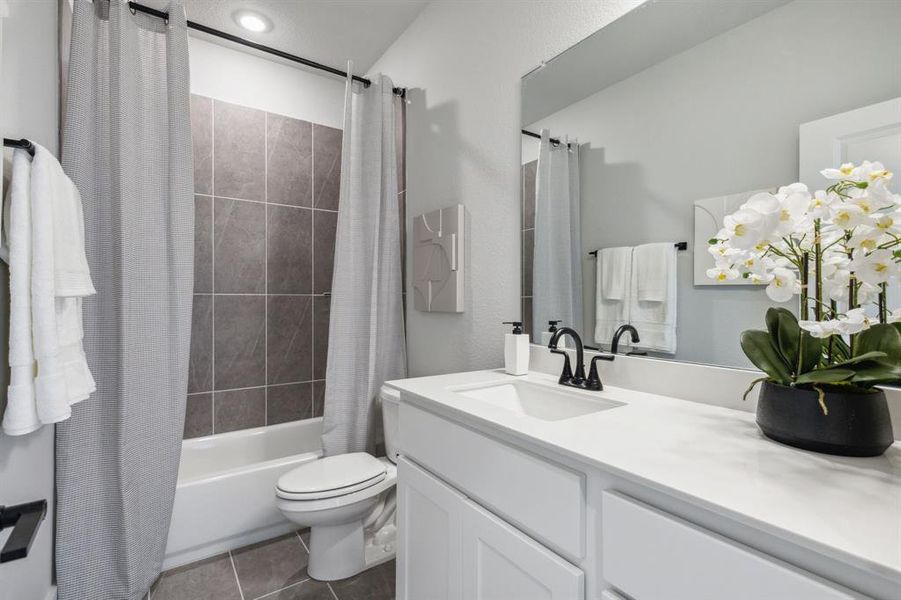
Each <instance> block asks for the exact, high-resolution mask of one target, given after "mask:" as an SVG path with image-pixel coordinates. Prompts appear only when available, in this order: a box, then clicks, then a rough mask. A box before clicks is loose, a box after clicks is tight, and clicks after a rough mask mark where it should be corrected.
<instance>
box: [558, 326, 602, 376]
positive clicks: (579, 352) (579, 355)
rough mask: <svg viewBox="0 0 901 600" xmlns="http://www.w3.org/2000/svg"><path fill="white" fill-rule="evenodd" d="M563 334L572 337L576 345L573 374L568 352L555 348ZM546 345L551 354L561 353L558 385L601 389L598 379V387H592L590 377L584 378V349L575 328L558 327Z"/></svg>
mask: <svg viewBox="0 0 901 600" xmlns="http://www.w3.org/2000/svg"><path fill="white" fill-rule="evenodd" d="M564 335H568V336H569V337H571V338H572V339H573V343H574V344H575V346H576V372H575V374H573V371H572V367H571V366H570V364H569V354H567V353H566V350H558V349H557V342H558V341H559V340H560V338H561V337H563V336H564ZM547 347H548V349H549V350H550V351H551V352H552V353H553V354H562V355H563V372H562V373H561V374H560V379H559V380H558V382H559V383H560V385H566V386H569V387H575V388H581V389H588V390H600V389H601V387H600V380H598V381H597V385H598V387H594V386H593V384H592V383H591V381H590V379H585V365H584V364H583V360H584V350H583V346H582V338H581V337H580V336H579V334H578V332H577V331H576V330H575V329H571V328H569V327H560V328H558V329H557V331H555V332H554V335H552V336H551V341H550V342H548V345H547Z"/></svg>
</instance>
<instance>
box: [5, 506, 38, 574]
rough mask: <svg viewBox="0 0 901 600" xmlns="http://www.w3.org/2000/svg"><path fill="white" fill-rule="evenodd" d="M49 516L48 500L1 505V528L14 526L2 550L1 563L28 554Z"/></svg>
mask: <svg viewBox="0 0 901 600" xmlns="http://www.w3.org/2000/svg"><path fill="white" fill-rule="evenodd" d="M46 516H47V501H46V500H37V501H35V502H27V503H25V504H17V505H15V506H0V530H2V529H5V528H7V527H12V528H13V531H12V533H11V534H10V536H9V539H8V540H6V543H5V544H4V545H3V550H0V563H5V562H9V561H11V560H18V559H20V558H25V557H26V556H28V550H29V549H30V548H31V544H32V542H34V538H35V537H37V533H38V527H40V525H41V521H43V520H44V517H46Z"/></svg>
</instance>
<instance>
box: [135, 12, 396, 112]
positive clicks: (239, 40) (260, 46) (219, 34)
mask: <svg viewBox="0 0 901 600" xmlns="http://www.w3.org/2000/svg"><path fill="white" fill-rule="evenodd" d="M128 8H130V9H131V11H132V13H135V12H141V13H144V14H147V15H151V16H154V17H158V18H160V19H163V20H166V21H168V20H169V13H167V12H163V11H161V10H157V9H155V8H151V7H149V6H144V5H143V4H138V3H137V2H129V3H128ZM188 29H195V30H197V31H202V32H203V33H206V34H209V35H212V36H214V37H218V38H222V39H223V40H228V41H230V42H234V43H235V44H240V45H242V46H247V47H248V48H253V49H254V50H259V51H260V52H265V53H266V54H272V55H274V56H278V57H279V58H284V59H285V60H289V61H291V62H296V63H299V64H302V65H304V66H307V67H310V68H313V69H319V70H320V71H326V72H328V73H331V74H333V75H339V76H341V77H345V78H346V77H347V72H346V71H342V70H341V69H336V68H335V67H330V66H328V65H324V64H322V63H318V62H316V61H313V60H310V59H308V58H303V57H300V56H297V55H295V54H289V53H288V52H283V51H282V50H279V49H277V48H272V47H270V46H264V45H263V44H258V43H256V42H251V41H250V40H248V39H244V38H242V37H239V36H237V35H232V34H231V33H226V32H224V31H219V30H218V29H213V28H212V27H207V26H206V25H203V24H202V23H197V22H195V21H188ZM352 77H353V80H354V81H359V82H360V83H362V84H363V85H364V86H365V87H369V86H370V85H372V81H370V80H369V79H366V78H365V77H360V76H359V75H353V76H352ZM394 94H395V95H397V96H400V97H401V98H404V97H406V95H407V90H406V88H399V87H396V88H394Z"/></svg>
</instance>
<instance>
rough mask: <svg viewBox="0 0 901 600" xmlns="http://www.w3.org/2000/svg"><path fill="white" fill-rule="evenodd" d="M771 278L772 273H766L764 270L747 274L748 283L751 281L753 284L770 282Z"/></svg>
mask: <svg viewBox="0 0 901 600" xmlns="http://www.w3.org/2000/svg"><path fill="white" fill-rule="evenodd" d="M772 280H773V274H772V273H766V272H761V273H757V272H754V271H752V272H750V273H749V274H748V283H753V284H754V285H763V284H766V283H770V282H771V281H772Z"/></svg>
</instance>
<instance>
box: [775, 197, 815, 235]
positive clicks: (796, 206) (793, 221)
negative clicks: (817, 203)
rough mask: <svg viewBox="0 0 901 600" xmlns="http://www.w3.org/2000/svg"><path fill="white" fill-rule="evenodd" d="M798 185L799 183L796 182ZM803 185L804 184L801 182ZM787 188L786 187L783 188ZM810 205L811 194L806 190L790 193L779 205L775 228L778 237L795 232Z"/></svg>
mask: <svg viewBox="0 0 901 600" xmlns="http://www.w3.org/2000/svg"><path fill="white" fill-rule="evenodd" d="M796 185H797V184H796ZM801 185H803V184H801ZM783 189H785V188H783ZM809 206H810V194H809V193H807V189H806V186H805V189H804V191H798V192H792V193H791V194H788V195H787V196H786V197H785V198H784V199H783V200H782V202H780V205H779V214H778V220H777V222H776V224H775V227H774V229H773V235H774V236H776V237H785V236H787V235H790V234H791V233H793V232H794V231H795V230H796V229H797V228H798V226H799V225H800V224H801V222H802V221H804V217H806V216H807V208H808V207H809ZM810 225H811V226H812V225H813V223H812V222H811V223H810Z"/></svg>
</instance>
